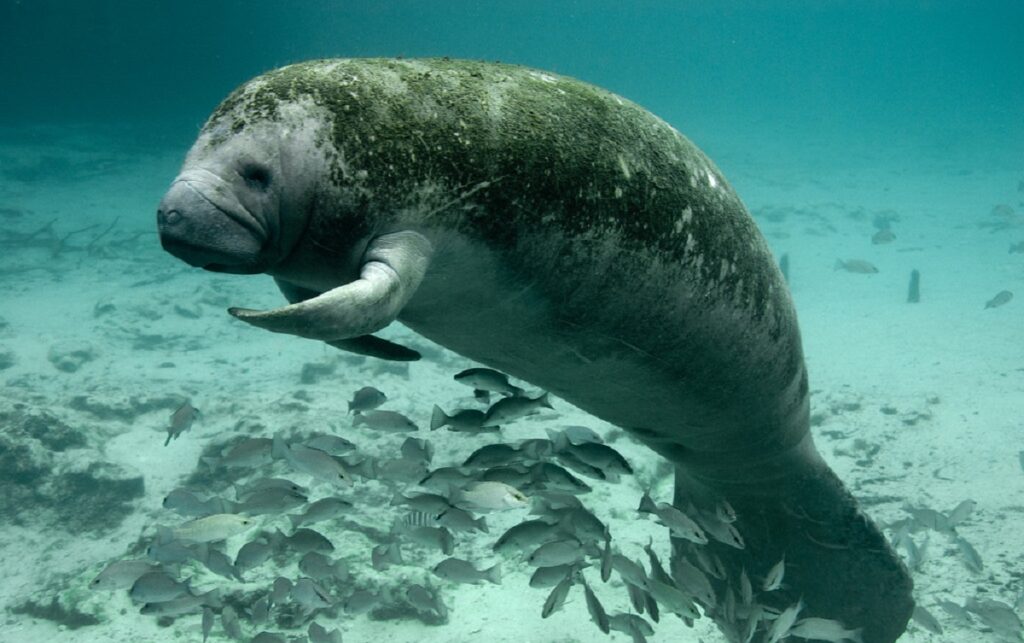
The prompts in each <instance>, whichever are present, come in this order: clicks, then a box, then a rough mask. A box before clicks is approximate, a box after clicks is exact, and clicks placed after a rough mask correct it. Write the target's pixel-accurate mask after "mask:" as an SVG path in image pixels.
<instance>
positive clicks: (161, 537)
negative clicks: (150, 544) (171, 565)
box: [156, 525, 174, 545]
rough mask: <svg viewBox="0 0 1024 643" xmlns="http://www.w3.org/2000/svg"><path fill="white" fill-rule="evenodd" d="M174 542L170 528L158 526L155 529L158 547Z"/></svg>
mask: <svg viewBox="0 0 1024 643" xmlns="http://www.w3.org/2000/svg"><path fill="white" fill-rule="evenodd" d="M173 540H174V532H173V531H172V530H171V528H170V527H165V526H164V525H158V526H157V528H156V542H157V544H160V545H166V544H167V543H169V542H171V541H173Z"/></svg>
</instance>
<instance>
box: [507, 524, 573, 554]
mask: <svg viewBox="0 0 1024 643" xmlns="http://www.w3.org/2000/svg"><path fill="white" fill-rule="evenodd" d="M559 538H560V535H559V533H558V526H557V525H553V524H551V523H549V522H546V521H543V520H526V521H524V522H521V523H519V524H518V525H515V526H514V527H511V528H510V529H509V530H508V531H506V532H505V533H503V534H502V535H501V536H500V537H499V538H498V540H497V542H495V543H494V547H493V549H494V551H497V552H506V551H511V550H513V549H518V550H520V551H526V550H532V549H534V548H536V547H539V546H540V545H543V544H544V543H548V542H551V541H553V540H558V539H559Z"/></svg>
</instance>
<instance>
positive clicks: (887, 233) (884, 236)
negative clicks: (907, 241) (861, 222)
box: [871, 228, 896, 246]
mask: <svg viewBox="0 0 1024 643" xmlns="http://www.w3.org/2000/svg"><path fill="white" fill-rule="evenodd" d="M894 239H896V235H895V234H893V231H892V230H890V229H889V228H882V229H881V230H879V231H878V232H876V233H875V234H873V235H871V243H873V244H875V245H876V246H877V245H881V244H883V243H892V241H893V240H894Z"/></svg>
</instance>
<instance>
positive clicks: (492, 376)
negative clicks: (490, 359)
mask: <svg viewBox="0 0 1024 643" xmlns="http://www.w3.org/2000/svg"><path fill="white" fill-rule="evenodd" d="M454 379H455V381H456V382H458V383H459V384H465V385H466V386H470V387H472V388H473V390H475V391H490V392H493V393H501V394H502V395H508V396H517V395H522V394H523V392H524V391H523V389H521V388H519V387H518V386H513V385H512V384H510V383H509V381H508V375H505V374H504V373H501V372H498V371H496V370H494V369H490V368H467V369H466V370H464V371H461V372H459V373H456V374H455V377H454Z"/></svg>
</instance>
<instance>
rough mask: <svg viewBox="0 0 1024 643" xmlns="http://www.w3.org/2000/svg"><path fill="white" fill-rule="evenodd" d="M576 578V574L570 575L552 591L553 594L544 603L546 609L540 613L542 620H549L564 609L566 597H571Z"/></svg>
mask: <svg viewBox="0 0 1024 643" xmlns="http://www.w3.org/2000/svg"><path fill="white" fill-rule="evenodd" d="M574 577H575V574H570V575H568V576H566V577H565V578H563V579H562V580H561V581H560V582H559V583H558V584H557V585H555V587H554V589H552V590H551V593H550V594H548V597H547V599H546V600H545V601H544V608H543V609H542V610H541V613H540V616H541V618H547V617H549V616H551V615H552V614H554V613H555V612H557V611H558V610H560V609H562V606H563V605H565V599H566V597H568V596H569V590H570V589H572V586H573V584H574V583H575V578H574Z"/></svg>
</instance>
